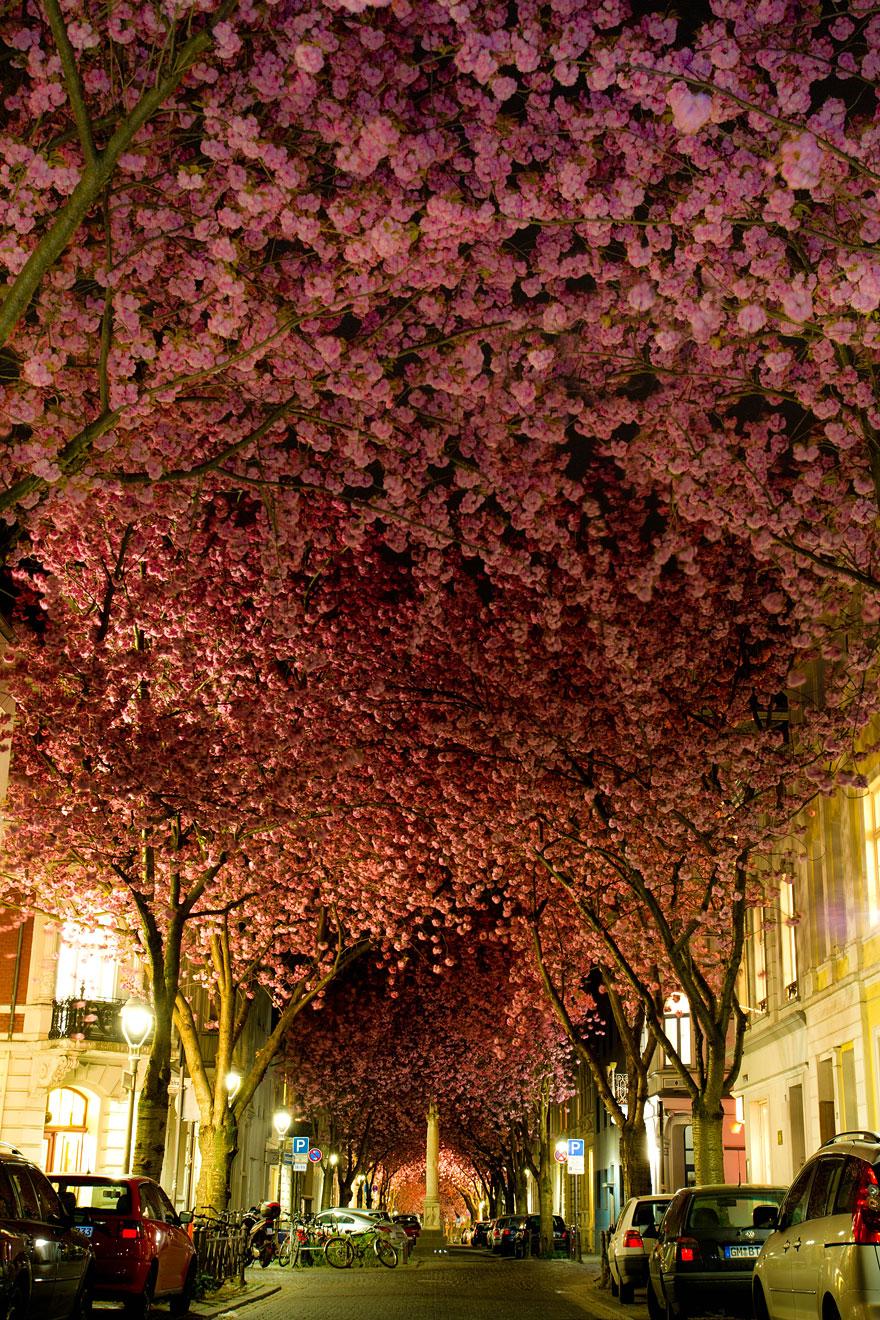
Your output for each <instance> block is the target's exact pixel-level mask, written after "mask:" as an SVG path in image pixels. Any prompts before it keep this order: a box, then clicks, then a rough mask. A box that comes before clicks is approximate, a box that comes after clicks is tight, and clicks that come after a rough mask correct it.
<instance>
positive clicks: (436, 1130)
mask: <svg viewBox="0 0 880 1320" xmlns="http://www.w3.org/2000/svg"><path fill="white" fill-rule="evenodd" d="M432 1239H433V1240H432ZM442 1242H443V1231H442V1225H441V1220H440V1115H439V1113H438V1112H437V1106H436V1105H435V1104H434V1102H433V1101H432V1102H431V1104H430V1105H429V1106H428V1137H427V1142H426V1146H425V1206H424V1210H423V1212H422V1232H421V1235H420V1238H419V1244H420V1245H422V1246H435V1245H437V1244H442Z"/></svg>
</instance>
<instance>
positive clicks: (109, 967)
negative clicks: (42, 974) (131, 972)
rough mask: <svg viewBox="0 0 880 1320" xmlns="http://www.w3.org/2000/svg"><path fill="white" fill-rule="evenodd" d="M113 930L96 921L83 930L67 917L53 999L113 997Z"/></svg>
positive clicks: (114, 988) (59, 952)
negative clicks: (91, 927) (94, 925)
mask: <svg viewBox="0 0 880 1320" xmlns="http://www.w3.org/2000/svg"><path fill="white" fill-rule="evenodd" d="M116 967H117V963H116V947H115V940H114V937H113V932H112V931H111V930H108V929H107V927H106V926H102V925H101V924H98V925H97V926H96V927H94V928H93V929H91V930H86V929H85V928H84V927H83V926H80V925H77V923H76V922H73V921H66V922H65V923H64V925H63V926H62V928H61V947H60V948H59V950H58V967H57V972H56V976H55V998H56V999H113V998H114V995H115V992H116Z"/></svg>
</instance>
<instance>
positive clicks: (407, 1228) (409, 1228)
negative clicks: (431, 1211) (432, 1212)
mask: <svg viewBox="0 0 880 1320" xmlns="http://www.w3.org/2000/svg"><path fill="white" fill-rule="evenodd" d="M391 1222H392V1223H393V1224H397V1225H398V1226H399V1227H400V1228H402V1229H403V1231H404V1233H405V1234H406V1236H407V1237H408V1238H412V1239H413V1241H415V1239H416V1238H417V1237H418V1236H419V1234H420V1233H421V1231H422V1222H421V1220H420V1219H419V1217H418V1215H392V1216H391Z"/></svg>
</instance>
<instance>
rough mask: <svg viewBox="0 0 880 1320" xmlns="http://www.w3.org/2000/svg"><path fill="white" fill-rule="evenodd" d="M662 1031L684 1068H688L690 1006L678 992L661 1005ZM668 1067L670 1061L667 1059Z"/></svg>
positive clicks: (690, 1057) (689, 1058)
mask: <svg viewBox="0 0 880 1320" xmlns="http://www.w3.org/2000/svg"><path fill="white" fill-rule="evenodd" d="M663 1030H664V1031H665V1033H666V1037H667V1039H668V1040H669V1042H670V1044H671V1045H673V1046H674V1047H675V1052H676V1054H677V1055H678V1057H679V1059H680V1060H681V1062H682V1063H683V1064H684V1065H685V1067H690V1064H691V1062H692V1055H691V1006H690V1004H689V1003H688V1001H687V1000H686V999H685V997H684V995H683V994H681V993H680V992H679V991H676V992H675V994H672V995H670V996H669V998H668V999H667V1001H666V1003H665V1004H664V1005H663ZM666 1062H667V1064H668V1065H671V1063H672V1060H671V1059H669V1058H668V1057H667V1060H666Z"/></svg>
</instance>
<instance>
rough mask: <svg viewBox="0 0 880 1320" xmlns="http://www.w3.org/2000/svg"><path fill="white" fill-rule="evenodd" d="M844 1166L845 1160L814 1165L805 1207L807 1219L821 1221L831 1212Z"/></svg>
mask: <svg viewBox="0 0 880 1320" xmlns="http://www.w3.org/2000/svg"><path fill="white" fill-rule="evenodd" d="M845 1164H846V1160H845V1159H841V1158H840V1157H838V1158H836V1159H835V1158H833V1157H832V1156H829V1157H828V1158H827V1159H821V1160H819V1161H818V1163H817V1165H816V1176H815V1177H814V1179H813V1185H812V1187H811V1188H810V1200H809V1204H808V1206H807V1218H808V1219H823V1218H824V1217H825V1215H830V1214H831V1213H832V1212H833V1208H834V1202H835V1199H836V1197H837V1189H838V1187H839V1186H840V1178H841V1174H842V1173H843V1171H844V1167H845Z"/></svg>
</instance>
